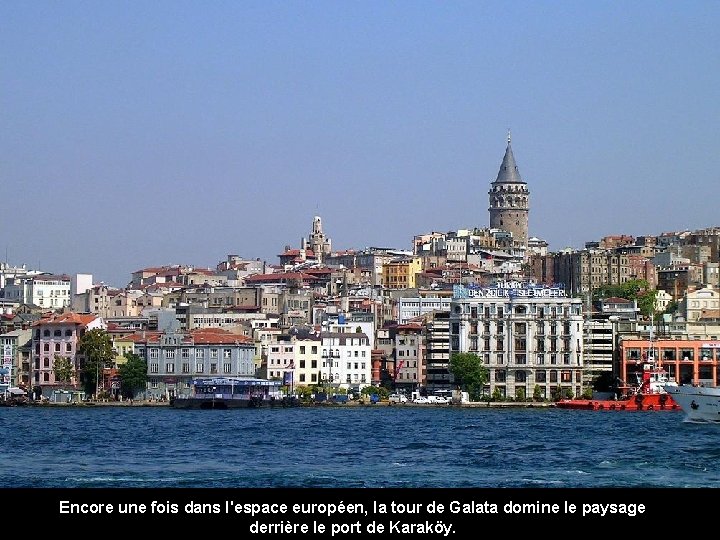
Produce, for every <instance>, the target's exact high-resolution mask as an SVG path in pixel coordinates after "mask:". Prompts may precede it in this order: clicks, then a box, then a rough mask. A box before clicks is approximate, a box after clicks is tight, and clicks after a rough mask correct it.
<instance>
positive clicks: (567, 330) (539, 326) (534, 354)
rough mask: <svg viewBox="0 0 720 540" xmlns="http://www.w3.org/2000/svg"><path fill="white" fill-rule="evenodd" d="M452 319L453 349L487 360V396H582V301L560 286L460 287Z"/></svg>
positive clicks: (519, 284) (455, 298)
mask: <svg viewBox="0 0 720 540" xmlns="http://www.w3.org/2000/svg"><path fill="white" fill-rule="evenodd" d="M449 322H450V326H451V328H450V339H451V345H450V353H456V352H470V353H474V354H477V355H478V356H479V357H480V358H481V359H482V362H483V364H484V365H485V366H486V367H487V368H488V370H489V375H490V381H489V384H488V387H487V388H486V391H487V393H488V395H493V394H494V393H496V394H500V396H502V397H512V398H519V399H525V398H528V397H530V396H533V395H538V393H539V396H540V397H543V398H548V399H549V398H550V397H552V396H553V395H556V393H557V392H565V391H567V390H570V391H572V393H573V394H574V395H580V394H581V392H582V383H583V357H582V353H583V345H582V343H583V316H582V300H581V299H579V298H570V297H569V296H568V295H567V293H566V292H565V290H564V289H562V288H561V287H558V286H555V287H547V286H536V285H533V284H526V283H519V282H500V283H497V284H496V285H494V286H492V287H465V286H462V285H457V286H455V294H454V296H453V301H452V303H451V308H450V321H449ZM428 347H429V345H428ZM429 379H430V365H428V383H429Z"/></svg>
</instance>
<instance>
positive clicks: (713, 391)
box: [665, 384, 720, 422]
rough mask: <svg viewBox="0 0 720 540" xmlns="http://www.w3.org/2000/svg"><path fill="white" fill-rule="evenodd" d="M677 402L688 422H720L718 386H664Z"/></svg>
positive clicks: (719, 388) (719, 390) (719, 389)
mask: <svg viewBox="0 0 720 540" xmlns="http://www.w3.org/2000/svg"><path fill="white" fill-rule="evenodd" d="M665 389H666V390H667V392H668V394H670V395H671V396H672V398H673V400H674V401H675V402H676V403H678V404H679V406H680V408H681V409H682V411H683V412H684V413H685V420H687V421H688V422H720V387H719V386H701V385H690V384H683V385H680V386H678V385H674V386H672V385H670V386H667V387H666V388H665Z"/></svg>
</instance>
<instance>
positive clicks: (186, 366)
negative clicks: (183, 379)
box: [182, 362, 190, 373]
mask: <svg viewBox="0 0 720 540" xmlns="http://www.w3.org/2000/svg"><path fill="white" fill-rule="evenodd" d="M182 372H183V373H190V364H188V363H186V362H183V365H182Z"/></svg>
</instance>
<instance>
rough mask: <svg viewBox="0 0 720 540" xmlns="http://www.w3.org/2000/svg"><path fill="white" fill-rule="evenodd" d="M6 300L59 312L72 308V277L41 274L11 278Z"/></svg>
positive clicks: (7, 284) (6, 287) (7, 287)
mask: <svg viewBox="0 0 720 540" xmlns="http://www.w3.org/2000/svg"><path fill="white" fill-rule="evenodd" d="M5 298H7V299H9V300H12V301H16V302H19V303H20V304H34V305H36V306H40V307H42V308H46V309H51V310H58V309H62V308H65V307H68V306H70V304H71V303H72V300H71V298H70V276H66V275H54V274H39V275H36V276H18V277H14V278H9V279H8V281H7V283H6V285H5Z"/></svg>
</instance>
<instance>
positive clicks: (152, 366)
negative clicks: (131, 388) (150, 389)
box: [150, 364, 160, 373]
mask: <svg viewBox="0 0 720 540" xmlns="http://www.w3.org/2000/svg"><path fill="white" fill-rule="evenodd" d="M159 371H160V364H150V373H158V372H159Z"/></svg>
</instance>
